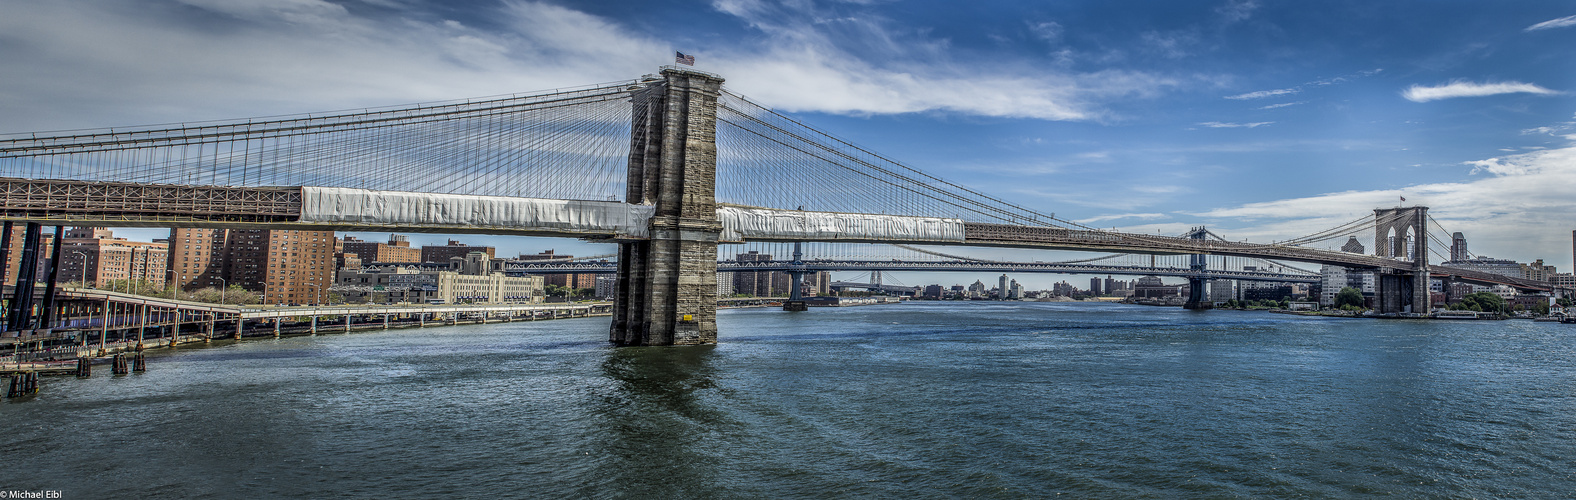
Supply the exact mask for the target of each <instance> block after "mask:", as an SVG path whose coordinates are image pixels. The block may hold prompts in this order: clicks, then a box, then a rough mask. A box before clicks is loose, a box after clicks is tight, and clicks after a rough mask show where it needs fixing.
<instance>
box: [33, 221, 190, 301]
mask: <svg viewBox="0 0 1576 500" xmlns="http://www.w3.org/2000/svg"><path fill="white" fill-rule="evenodd" d="M63 236H64V237H63V238H62V239H61V241H60V266H59V267H60V270H59V271H58V273H59V274H58V276H57V279H58V280H59V282H61V283H68V282H72V281H79V282H82V283H85V284H88V285H91V286H95V287H97V286H102V285H105V284H107V283H109V282H112V281H117V280H146V281H147V282H148V283H149V284H152V285H153V286H157V287H161V288H162V287H163V286H164V281H165V279H166V278H168V277H169V273H168V272H167V271H166V269H167V265H168V261H169V244H167V243H164V242H153V243H149V242H142V241H128V240H126V239H125V238H116V237H115V234H114V232H112V231H110V230H108V229H105V228H101V227H74V228H71V229H68V230H66V232H65V234H64V235H63ZM40 277H41V279H47V276H45V275H42V274H40Z"/></svg>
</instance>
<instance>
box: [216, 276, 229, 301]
mask: <svg viewBox="0 0 1576 500" xmlns="http://www.w3.org/2000/svg"><path fill="white" fill-rule="evenodd" d="M214 278H215V279H218V280H219V303H220V304H223V303H224V289H226V288H230V282H228V281H225V280H224V278H220V277H218V276H214Z"/></svg>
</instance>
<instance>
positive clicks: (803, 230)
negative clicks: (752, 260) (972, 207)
mask: <svg viewBox="0 0 1576 500" xmlns="http://www.w3.org/2000/svg"><path fill="white" fill-rule="evenodd" d="M717 217H718V218H720V219H722V240H723V241H741V240H750V239H759V240H787V241H837V240H855V241H907V242H920V241H936V242H942V241H946V242H957V243H961V242H962V241H963V221H961V220H958V219H943V218H940V217H912V216H905V215H876V214H843V213H832V212H805V211H799V210H776V209H770V208H742V207H729V206H720V207H717Z"/></svg>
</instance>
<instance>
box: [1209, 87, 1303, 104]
mask: <svg viewBox="0 0 1576 500" xmlns="http://www.w3.org/2000/svg"><path fill="white" fill-rule="evenodd" d="M1298 92H1302V90H1301V89H1296V88H1290V89H1275V90H1260V91H1257V92H1248V93H1246V94H1237V95H1228V96H1226V98H1227V99H1236V100H1239V101H1240V100H1244V99H1263V98H1265V97H1274V96H1278V95H1287V94H1295V93H1298Z"/></svg>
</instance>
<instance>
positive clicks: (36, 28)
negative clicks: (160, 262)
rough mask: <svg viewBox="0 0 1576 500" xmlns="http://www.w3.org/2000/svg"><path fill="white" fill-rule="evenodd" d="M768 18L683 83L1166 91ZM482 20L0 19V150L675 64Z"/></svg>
mask: <svg viewBox="0 0 1576 500" xmlns="http://www.w3.org/2000/svg"><path fill="white" fill-rule="evenodd" d="M379 5H383V6H385V7H393V8H395V9H398V7H399V5H400V3H399V2H381V3H379ZM776 5H777V4H766V3H762V2H755V1H750V0H718V1H717V2H715V3H714V6H715V7H716V8H717V9H719V10H721V11H723V12H727V13H730V14H734V15H736V16H739V18H740V19H742V20H743V21H744V22H746V23H749V24H750V25H752V26H754V27H756V28H757V29H759V30H760V32H761V33H763V34H764V35H763V36H761V37H756V38H758V39H757V40H752V41H748V42H742V43H738V44H713V46H715V47H717V48H715V49H712V50H710V51H704V50H703V51H697V52H700V53H699V54H697V55H698V56H699V57H698V62H699V64H700V66H699V68H700V69H703V70H707V71H712V72H716V73H719V74H722V75H723V76H725V77H727V78H728V79H729V81H728V87H729V88H730V89H732V90H733V91H735V92H740V93H743V94H745V95H748V96H750V97H751V98H752V99H754V100H756V101H758V102H761V103H762V104H765V105H767V106H771V107H774V108H778V109H782V110H785V111H821V112H831V113H846V114H868V113H913V112H927V111H944V112H956V113H963V114H973V115H987V116H1005V117H1026V118H1039V119H1049V120H1103V119H1106V118H1108V115H1109V111H1107V110H1106V109H1105V107H1104V103H1107V102H1111V101H1114V100H1117V99H1132V98H1150V97H1155V96H1157V95H1159V93H1160V92H1161V91H1162V90H1163V89H1165V88H1167V87H1170V86H1174V85H1178V82H1177V81H1175V80H1174V79H1171V78H1167V77H1162V76H1156V75H1153V74H1149V73H1145V72H1139V71H1121V70H1108V71H1096V72H1069V71H1058V70H1056V69H1054V68H1044V67H1039V66H1036V65H1034V64H1033V63H1032V62H1031V61H1027V60H1025V61H1020V62H1011V61H1008V62H996V63H992V62H983V61H978V60H969V59H966V58H960V56H956V55H955V54H954V51H952V50H950V47H949V46H948V43H947V41H946V40H944V39H936V38H935V37H932V36H929V35H928V34H926V33H923V32H906V31H903V30H902V29H896V28H889V27H887V26H886V25H885V24H884V22H883V21H882V20H880V19H871V18H867V17H861V16H841V15H840V16H824V15H818V14H817V13H816V12H810V11H808V10H801V11H788V12H783V11H781V10H773V9H779V8H778V7H775V6H776ZM495 9H496V10H495V11H493V12H490V13H487V14H486V15H488V16H489V17H491V21H492V23H490V24H496V25H498V26H500V27H501V28H498V29H493V28H487V29H483V28H479V27H475V26H469V25H467V24H466V23H461V22H457V21H455V20H452V19H442V18H434V16H433V15H431V14H430V13H426V12H420V11H413V10H376V11H374V12H370V13H369V11H368V10H367V9H354V8H353V9H348V10H347V9H346V8H345V7H344V6H342V5H339V4H336V3H331V2H328V1H325V0H284V1H280V2H262V3H258V2H241V1H231V0H183V1H182V3H178V4H170V3H160V2H146V1H144V2H112V3H102V2H91V1H88V0H60V1H51V2H20V3H12V4H7V6H6V7H5V14H4V15H0V46H4V47H7V48H6V53H5V56H4V58H5V61H6V67H7V71H6V83H5V85H4V86H0V109H5V110H6V112H5V113H3V114H0V133H3V132H21V131H42V130H58V129H68V128H88V127H103V126H119V125H131V124H146V123H168V122H181V121H197V120H210V119H229V118H236V117H245V116H261V115H277V114H285V113H296V112H311V111H323V110H335V109H347V108H361V107H370V106H382V105H394V104H401V103H410V102H421V101H437V100H449V99H456V98H465V97H475V96H488V95H499V94H509V93H515V92H531V91H536V90H543V89H553V88H565V87H573V86H579V85H586V84H593V83H599V82H611V81H619V80H626V79H633V78H636V77H638V76H640V75H642V74H646V73H651V72H653V70H655V69H656V68H657V66H659V65H662V64H666V63H671V61H672V53H673V52H672V51H673V50H675V49H682V48H684V47H682V46H680V47H675V46H673V45H672V44H670V43H669V42H667V41H663V40H660V39H657V38H655V37H654V36H653V35H648V34H645V33H643V32H640V31H637V30H636V29H634V28H631V27H629V26H626V25H623V24H620V23H618V22H616V21H613V20H610V19H607V18H603V17H599V16H595V15H591V14H588V13H586V12H583V11H579V10H575V9H571V8H566V7H562V6H558V5H554V4H550V3H544V2H534V1H524V0H506V1H504V2H503V3H501V4H499V5H498V6H496V7H495ZM829 19H833V20H835V21H833V22H827V21H828V20H829ZM1039 28H1042V29H1045V30H1049V29H1051V28H1053V26H1051V25H1049V24H1046V25H1043V26H1039ZM850 33H851V35H850ZM1045 33H1047V34H1049V32H1048V31H1047V32H1045ZM850 37H851V38H850ZM680 43H683V41H680ZM856 50H857V51H863V52H857V53H856V52H855V51H856ZM685 52H686V53H689V52H690V51H688V50H686V51H685Z"/></svg>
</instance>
